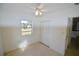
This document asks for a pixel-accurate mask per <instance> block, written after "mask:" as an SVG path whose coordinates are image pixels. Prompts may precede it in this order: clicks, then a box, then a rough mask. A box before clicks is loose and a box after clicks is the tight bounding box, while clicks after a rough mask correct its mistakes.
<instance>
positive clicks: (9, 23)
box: [0, 4, 40, 52]
mask: <svg viewBox="0 0 79 59" xmlns="http://www.w3.org/2000/svg"><path fill="white" fill-rule="evenodd" d="M28 5H29V4H2V5H1V6H0V7H1V13H0V15H1V17H0V28H1V30H2V40H3V45H4V51H5V52H8V51H10V50H13V49H16V48H18V47H19V45H20V44H21V43H22V42H23V40H25V39H26V41H27V42H28V44H31V43H34V42H37V41H39V39H40V36H39V35H40V32H39V30H40V29H39V27H38V25H39V23H38V22H37V21H36V20H35V19H36V18H35V16H33V12H30V11H31V9H29V7H28V8H27V6H28ZM37 19H38V18H37ZM21 20H29V21H32V26H33V27H32V30H33V31H32V35H31V36H26V37H22V36H21V32H20V31H21V30H20V22H21Z"/></svg>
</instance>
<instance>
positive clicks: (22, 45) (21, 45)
mask: <svg viewBox="0 0 79 59" xmlns="http://www.w3.org/2000/svg"><path fill="white" fill-rule="evenodd" d="M27 46H28V42H27V40H23V42H21V43H20V45H19V48H20V49H21V50H22V51H24V50H25V48H26V47H27Z"/></svg>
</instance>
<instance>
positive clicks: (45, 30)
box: [41, 22, 49, 47]
mask: <svg viewBox="0 0 79 59" xmlns="http://www.w3.org/2000/svg"><path fill="white" fill-rule="evenodd" d="M41 26H42V28H41V34H42V35H41V36H42V43H44V44H45V45H47V46H48V47H49V29H48V23H47V22H42V23H41Z"/></svg>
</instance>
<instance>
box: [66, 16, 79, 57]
mask: <svg viewBox="0 0 79 59" xmlns="http://www.w3.org/2000/svg"><path fill="white" fill-rule="evenodd" d="M70 39H71V41H70V43H69V44H68V46H67V49H66V53H65V55H66V56H79V17H73V18H72V28H71V34H70Z"/></svg>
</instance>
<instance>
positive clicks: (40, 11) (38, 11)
mask: <svg viewBox="0 0 79 59" xmlns="http://www.w3.org/2000/svg"><path fill="white" fill-rule="evenodd" d="M44 7H45V6H44V4H41V3H37V4H36V6H35V7H34V10H35V15H36V16H41V15H43V13H44V12H45V9H44Z"/></svg>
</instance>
